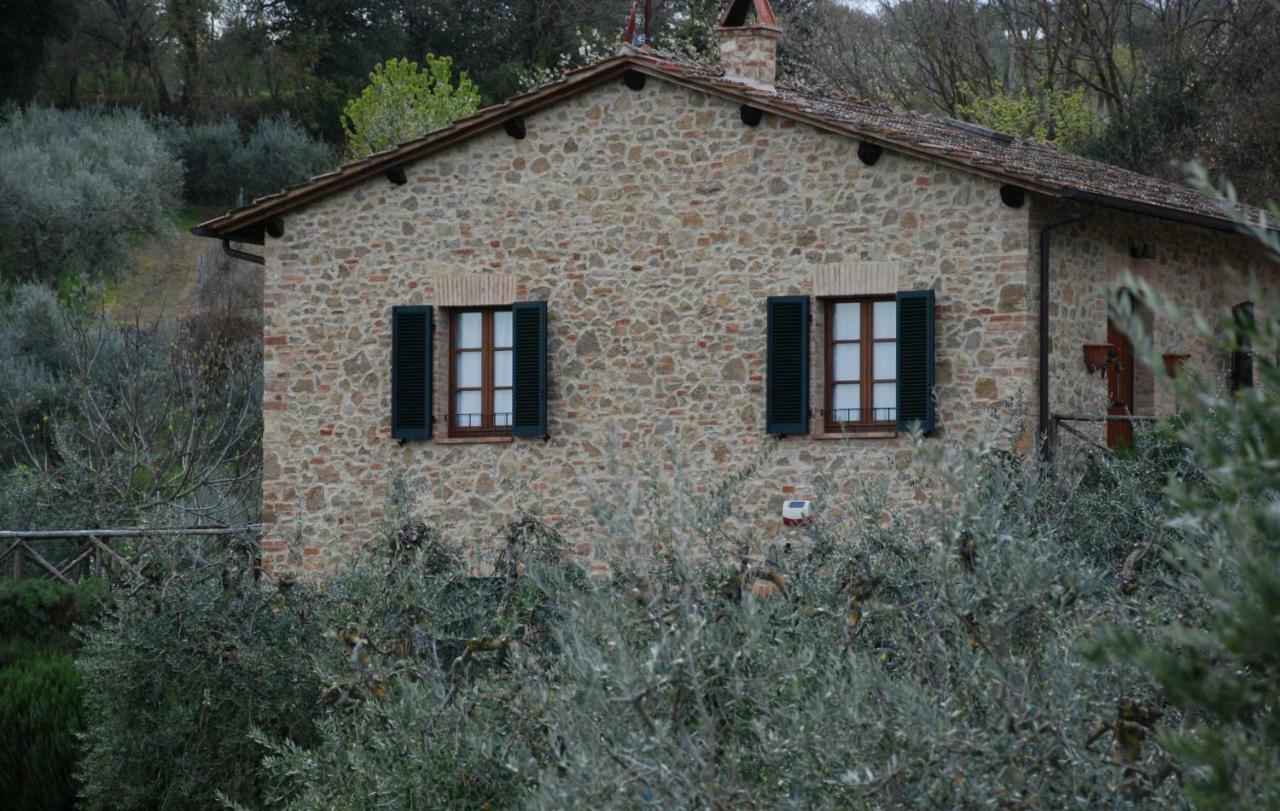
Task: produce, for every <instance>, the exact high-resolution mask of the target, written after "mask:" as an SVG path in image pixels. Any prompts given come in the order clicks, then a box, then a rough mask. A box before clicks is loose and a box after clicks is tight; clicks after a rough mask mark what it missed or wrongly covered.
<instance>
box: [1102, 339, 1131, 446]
mask: <svg viewBox="0 0 1280 811" xmlns="http://www.w3.org/2000/svg"><path fill="white" fill-rule="evenodd" d="M1107 343H1109V344H1111V345H1112V346H1114V347H1115V348H1116V354H1115V357H1114V359H1113V361H1112V362H1111V363H1108V364H1107V416H1110V417H1128V416H1132V415H1133V344H1131V343H1129V339H1128V338H1127V337H1126V336H1125V334H1124V333H1123V332H1121V331H1120V329H1119V328H1118V327H1117V326H1116V325H1115V323H1114V322H1112V321H1110V320H1108V321H1107ZM1132 444H1133V423H1132V422H1131V421H1129V420H1108V421H1107V447H1108V448H1118V447H1121V446H1124V445H1132Z"/></svg>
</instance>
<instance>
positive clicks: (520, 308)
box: [511, 301, 547, 437]
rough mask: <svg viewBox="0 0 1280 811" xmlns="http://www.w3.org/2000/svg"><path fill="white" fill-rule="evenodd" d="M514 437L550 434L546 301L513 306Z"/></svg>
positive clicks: (512, 428)
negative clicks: (548, 424) (548, 432)
mask: <svg viewBox="0 0 1280 811" xmlns="http://www.w3.org/2000/svg"><path fill="white" fill-rule="evenodd" d="M511 309H512V344H513V345H512V350H513V361H512V362H513V366H512V384H511V385H512V388H513V391H512V395H511V399H512V415H511V433H512V435H513V436H527V437H540V436H541V437H545V436H546V435H547V303H546V302H545V301H522V302H518V303H517V304H515V305H514V306H513V307H512V308H511Z"/></svg>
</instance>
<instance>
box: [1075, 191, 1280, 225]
mask: <svg viewBox="0 0 1280 811" xmlns="http://www.w3.org/2000/svg"><path fill="white" fill-rule="evenodd" d="M1059 194H1060V196H1062V197H1064V198H1066V199H1068V200H1078V201H1080V202H1082V203H1093V204H1096V205H1099V206H1103V207H1104V208H1111V209H1116V210H1118V211H1128V212H1130V213H1133V214H1141V215H1144V216H1147V217H1155V218H1156V219H1161V220H1169V221H1171V222H1176V223H1181V224H1183V225H1196V226H1199V227H1201V228H1210V229H1212V230H1214V231H1226V232H1228V233H1233V234H1245V235H1249V234H1252V233H1253V232H1252V231H1250V230H1249V228H1248V227H1247V226H1246V225H1244V224H1243V223H1240V222H1238V221H1236V220H1233V219H1231V218H1229V217H1227V216H1225V215H1224V216H1222V217H1211V216H1209V215H1207V214H1196V213H1194V212H1190V211H1184V210H1182V209H1180V208H1170V207H1168V206H1160V205H1156V204H1155V203H1142V202H1138V201H1136V200H1126V199H1125V198H1123V197H1116V196H1114V195H1110V194H1101V193H1099V192H1091V191H1086V190H1084V189H1074V188H1063V189H1062V190H1061V191H1060V193H1059ZM1268 230H1270V231H1274V230H1275V229H1268Z"/></svg>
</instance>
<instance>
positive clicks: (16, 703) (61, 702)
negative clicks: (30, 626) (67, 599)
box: [0, 653, 83, 809]
mask: <svg viewBox="0 0 1280 811" xmlns="http://www.w3.org/2000/svg"><path fill="white" fill-rule="evenodd" d="M82 712H83V710H82V698H81V685H80V672H79V671H78V670H77V669H76V665H75V662H74V661H73V660H72V659H71V657H70V656H67V655H64V654H55V653H47V654H39V655H35V656H30V657H27V658H23V659H20V660H18V661H16V662H12V663H9V664H7V665H5V666H2V667H0V741H4V744H3V745H2V746H0V786H3V787H4V788H3V791H4V799H5V803H6V804H7V806H8V807H9V808H22V809H45V808H49V809H63V808H71V807H73V803H74V799H75V782H74V780H73V778H72V773H73V766H74V764H75V759H76V749H77V744H76V733H77V732H78V731H79V730H80V726H81V717H82Z"/></svg>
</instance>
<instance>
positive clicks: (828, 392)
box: [822, 296, 898, 433]
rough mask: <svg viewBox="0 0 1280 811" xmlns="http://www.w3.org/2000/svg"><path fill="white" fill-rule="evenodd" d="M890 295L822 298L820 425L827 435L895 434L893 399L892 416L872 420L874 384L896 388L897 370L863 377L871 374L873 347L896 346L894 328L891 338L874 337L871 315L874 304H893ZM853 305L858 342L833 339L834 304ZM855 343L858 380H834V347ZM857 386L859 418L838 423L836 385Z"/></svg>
mask: <svg viewBox="0 0 1280 811" xmlns="http://www.w3.org/2000/svg"><path fill="white" fill-rule="evenodd" d="M894 300H895V299H894V297H893V296H848V297H841V298H829V299H824V304H823V319H822V323H823V332H824V334H823V363H824V365H825V369H824V373H823V377H822V379H823V389H824V391H823V410H822V422H823V430H824V431H825V432H827V433H844V432H858V431H896V430H897V427H898V421H897V405H896V398H895V405H894V412H893V416H891V417H889V418H888V419H875V409H874V407H873V406H874V404H875V385H876V384H877V383H893V384H895V385H897V383H898V377H897V369H896V368H895V369H894V376H893V377H891V378H876V377H874V376H873V377H870V378H868V377H867V375H874V374H875V346H876V344H885V343H892V344H897V343H898V334H897V329H896V325H895V329H894V335H893V337H892V338H876V337H874V336H875V332H874V329H873V328H874V324H873V313H874V312H875V305H876V303H877V302H893V301H894ZM851 303H852V304H857V305H858V317H859V319H860V320H859V332H858V339H857V340H856V341H855V340H844V341H837V340H835V322H836V305H837V304H851ZM852 343H856V344H858V375H859V377H858V380H857V381H853V380H836V379H835V358H836V347H837V346H838V345H840V344H852ZM855 382H856V383H857V384H858V386H859V401H858V408H859V418H858V419H856V420H839V419H836V418H835V414H836V411H835V408H834V405H835V392H836V386H837V385H839V384H841V383H855Z"/></svg>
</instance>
